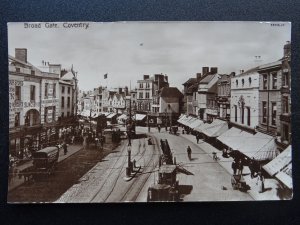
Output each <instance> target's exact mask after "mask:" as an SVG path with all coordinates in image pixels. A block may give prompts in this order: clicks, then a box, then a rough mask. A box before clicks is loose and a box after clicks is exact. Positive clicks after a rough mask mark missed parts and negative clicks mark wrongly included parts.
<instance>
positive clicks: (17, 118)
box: [15, 112, 20, 127]
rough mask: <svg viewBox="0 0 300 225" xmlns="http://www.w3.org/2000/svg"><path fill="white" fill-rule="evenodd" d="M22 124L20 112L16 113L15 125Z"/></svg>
mask: <svg viewBox="0 0 300 225" xmlns="http://www.w3.org/2000/svg"><path fill="white" fill-rule="evenodd" d="M18 126H20V112H17V113H16V114H15V127H18Z"/></svg>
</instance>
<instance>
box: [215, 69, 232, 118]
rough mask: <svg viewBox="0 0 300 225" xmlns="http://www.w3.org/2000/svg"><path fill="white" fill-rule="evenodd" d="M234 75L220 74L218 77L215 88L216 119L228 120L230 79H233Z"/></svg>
mask: <svg viewBox="0 0 300 225" xmlns="http://www.w3.org/2000/svg"><path fill="white" fill-rule="evenodd" d="M234 76H235V73H231V74H230V75H227V74H220V75H219V77H218V82H217V88H218V94H217V107H218V117H219V118H220V119H223V120H229V119H230V94H231V93H230V92H231V88H230V86H231V77H234Z"/></svg>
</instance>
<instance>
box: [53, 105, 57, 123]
mask: <svg viewBox="0 0 300 225" xmlns="http://www.w3.org/2000/svg"><path fill="white" fill-rule="evenodd" d="M55 109H56V108H55V106H53V107H52V121H55V119H56V118H55V115H56V111H55Z"/></svg>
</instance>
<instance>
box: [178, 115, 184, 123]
mask: <svg viewBox="0 0 300 225" xmlns="http://www.w3.org/2000/svg"><path fill="white" fill-rule="evenodd" d="M184 116H185V115H184V114H181V115H180V116H179V118H178V120H177V122H179V123H180V120H182V118H183V117H184Z"/></svg>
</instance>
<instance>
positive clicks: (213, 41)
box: [8, 22, 291, 91]
mask: <svg viewBox="0 0 300 225" xmlns="http://www.w3.org/2000/svg"><path fill="white" fill-rule="evenodd" d="M78 23H80V22H78ZM84 23H88V24H89V26H88V27H87V28H86V27H74V26H73V25H74V24H77V22H69V23H65V25H64V24H63V23H55V24H56V26H57V27H56V28H53V27H52V28H49V27H48V28H46V27H45V26H46V23H40V28H25V25H24V23H9V24H8V51H9V52H8V53H9V55H11V56H15V48H27V52H28V56H27V59H28V61H29V62H30V63H31V64H33V65H35V66H37V67H39V66H41V65H42V60H44V61H46V62H50V63H52V64H62V67H63V68H67V69H68V68H71V66H72V65H73V68H74V70H75V71H77V72H78V79H79V88H80V89H81V90H84V91H87V90H92V89H93V88H95V87H97V86H100V85H102V86H108V87H120V86H121V87H124V86H130V85H131V88H134V87H136V86H137V80H140V79H142V78H143V75H144V74H147V75H154V74H161V73H162V74H166V75H168V77H169V83H170V86H175V87H177V88H178V89H179V90H182V89H183V86H182V84H183V83H184V82H185V81H186V80H188V78H191V77H196V73H199V72H202V67H204V66H208V67H218V72H219V73H220V74H229V73H230V72H238V71H240V70H241V69H243V70H247V69H250V68H252V67H255V66H257V65H260V64H265V63H269V62H273V61H276V60H278V59H280V58H281V57H282V56H283V46H284V44H285V43H286V42H287V41H290V40H291V24H290V23H280V22H276V23H268V22H267V23H266V22H264V23H262V22H111V23H100V22H97V23H94V22H84ZM30 24H32V25H33V26H34V25H38V24H39V23H30ZM64 26H69V27H68V28H66V27H64ZM71 26H73V27H71ZM255 56H260V61H257V60H256V58H255ZM106 73H107V74H108V78H107V79H104V74H106Z"/></svg>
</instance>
